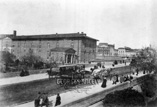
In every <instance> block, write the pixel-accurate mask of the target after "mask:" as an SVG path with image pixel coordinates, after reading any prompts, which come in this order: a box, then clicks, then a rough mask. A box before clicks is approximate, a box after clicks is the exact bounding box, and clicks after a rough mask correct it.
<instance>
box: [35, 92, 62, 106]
mask: <svg viewBox="0 0 157 107" xmlns="http://www.w3.org/2000/svg"><path fill="white" fill-rule="evenodd" d="M60 104H61V97H60V95H59V93H58V94H57V97H56V102H55V106H58V105H60ZM52 105H53V104H52ZM34 106H35V107H43V106H46V107H49V106H50V101H49V98H48V93H41V92H38V96H37V98H36V99H35V101H34Z"/></svg>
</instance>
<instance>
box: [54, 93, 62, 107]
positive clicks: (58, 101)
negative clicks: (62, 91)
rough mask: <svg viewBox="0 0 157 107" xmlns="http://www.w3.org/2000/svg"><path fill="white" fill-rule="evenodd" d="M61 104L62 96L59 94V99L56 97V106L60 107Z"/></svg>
mask: <svg viewBox="0 0 157 107" xmlns="http://www.w3.org/2000/svg"><path fill="white" fill-rule="evenodd" d="M60 104H61V97H60V95H59V93H58V94H57V97H56V104H55V106H58V105H60Z"/></svg>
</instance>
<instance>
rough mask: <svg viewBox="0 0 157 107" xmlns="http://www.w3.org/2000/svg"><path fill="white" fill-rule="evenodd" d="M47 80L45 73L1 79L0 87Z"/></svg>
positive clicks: (88, 68) (119, 65)
mask: <svg viewBox="0 0 157 107" xmlns="http://www.w3.org/2000/svg"><path fill="white" fill-rule="evenodd" d="M121 66H125V65H124V64H118V65H116V66H115V67H121ZM90 68H91V67H87V68H85V69H86V70H88V71H90ZM105 68H112V65H105ZM46 78H48V74H47V73H42V74H33V75H29V76H25V77H20V76H19V77H11V78H3V79H0V86H2V85H9V84H16V83H22V82H30V81H34V80H41V79H46Z"/></svg>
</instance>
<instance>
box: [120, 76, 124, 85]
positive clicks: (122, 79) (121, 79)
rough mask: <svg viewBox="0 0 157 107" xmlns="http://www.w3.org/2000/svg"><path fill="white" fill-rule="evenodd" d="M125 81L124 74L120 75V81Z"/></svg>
mask: <svg viewBox="0 0 157 107" xmlns="http://www.w3.org/2000/svg"><path fill="white" fill-rule="evenodd" d="M123 81H124V77H123V75H122V76H120V83H122V82H123Z"/></svg>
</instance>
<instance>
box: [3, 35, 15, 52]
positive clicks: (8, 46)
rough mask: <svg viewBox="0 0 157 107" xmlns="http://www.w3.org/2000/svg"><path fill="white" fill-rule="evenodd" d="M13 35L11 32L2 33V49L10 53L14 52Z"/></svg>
mask: <svg viewBox="0 0 157 107" xmlns="http://www.w3.org/2000/svg"><path fill="white" fill-rule="evenodd" d="M11 36H12V35H11V34H10V35H9V34H4V35H0V51H8V52H10V53H11V52H12V39H11V38H10V37H11Z"/></svg>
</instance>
